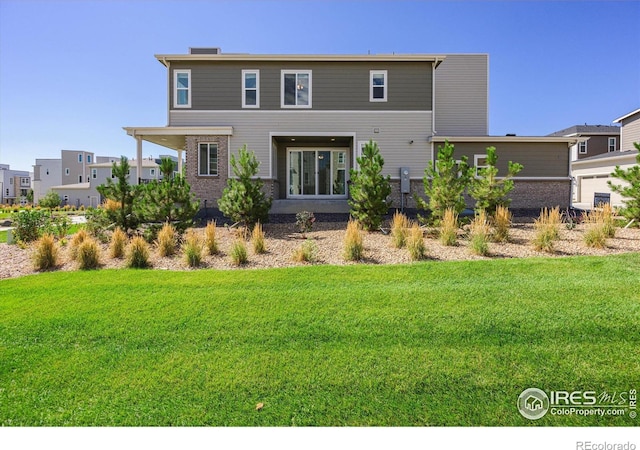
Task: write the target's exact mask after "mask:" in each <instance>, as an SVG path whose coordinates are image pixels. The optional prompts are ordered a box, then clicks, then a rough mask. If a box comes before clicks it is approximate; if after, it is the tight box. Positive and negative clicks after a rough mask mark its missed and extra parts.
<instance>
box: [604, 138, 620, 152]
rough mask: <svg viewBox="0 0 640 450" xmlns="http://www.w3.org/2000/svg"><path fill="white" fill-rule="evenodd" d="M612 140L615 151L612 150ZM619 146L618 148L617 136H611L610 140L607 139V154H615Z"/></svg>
mask: <svg viewBox="0 0 640 450" xmlns="http://www.w3.org/2000/svg"><path fill="white" fill-rule="evenodd" d="M612 139H613V150H611V140H612ZM617 146H618V139H617V138H616V137H615V136H609V139H607V152H608V153H611V152H615V151H616V147H617Z"/></svg>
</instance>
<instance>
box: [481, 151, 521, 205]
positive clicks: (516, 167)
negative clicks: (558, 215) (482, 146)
mask: <svg viewBox="0 0 640 450" xmlns="http://www.w3.org/2000/svg"><path fill="white" fill-rule="evenodd" d="M497 162H498V156H497V155H496V148H495V147H487V157H486V162H485V164H484V165H483V167H481V168H478V169H477V173H476V176H475V177H470V183H469V195H470V196H471V197H472V198H473V199H474V200H475V201H476V207H475V209H476V211H478V212H479V211H484V212H485V213H487V215H489V216H493V214H494V213H495V212H496V208H497V207H498V206H505V207H508V206H509V204H510V203H511V199H510V198H508V197H507V195H508V194H509V193H510V192H511V191H512V190H513V180H512V178H513V177H515V176H516V175H517V174H518V173H519V172H520V171H521V170H522V169H523V165H522V164H519V163H514V162H511V161H509V166H508V169H507V175H506V176H505V177H503V178H501V179H498V168H497V167H496V163H497Z"/></svg>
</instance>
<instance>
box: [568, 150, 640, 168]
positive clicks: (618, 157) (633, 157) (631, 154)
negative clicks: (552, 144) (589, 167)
mask: <svg viewBox="0 0 640 450" xmlns="http://www.w3.org/2000/svg"><path fill="white" fill-rule="evenodd" d="M621 153H624V152H621ZM628 153H629V154H628V155H616V156H607V157H604V158H596V159H591V158H589V159H581V160H578V161H571V165H573V166H576V165H583V164H595V165H597V166H603V165H606V164H602V163H609V164H610V162H611V161H618V160H625V159H628V160H629V163H630V164H633V163H634V162H635V160H636V155H637V154H638V152H633V151H628ZM594 158H595V157H594ZM614 165H616V164H614Z"/></svg>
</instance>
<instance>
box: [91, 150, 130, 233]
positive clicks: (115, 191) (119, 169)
mask: <svg viewBox="0 0 640 450" xmlns="http://www.w3.org/2000/svg"><path fill="white" fill-rule="evenodd" d="M129 169H130V167H129V160H128V159H127V158H126V157H125V156H122V157H121V158H120V163H119V164H118V163H117V162H114V163H113V165H112V166H111V172H112V174H113V177H114V178H116V179H117V182H115V183H114V182H113V180H112V179H109V178H107V182H106V184H101V185H100V186H98V188H97V189H98V192H99V193H100V195H102V196H103V197H104V198H107V199H109V200H113V201H115V202H117V203H118V205H119V208H117V209H116V210H115V211H109V219H111V221H112V222H114V223H115V224H116V225H118V226H120V228H122V229H123V230H130V229H133V228H135V227H136V226H137V224H138V221H137V219H136V217H135V215H134V213H133V204H134V202H135V200H136V197H137V195H138V190H137V188H136V186H133V185H131V184H130V183H129Z"/></svg>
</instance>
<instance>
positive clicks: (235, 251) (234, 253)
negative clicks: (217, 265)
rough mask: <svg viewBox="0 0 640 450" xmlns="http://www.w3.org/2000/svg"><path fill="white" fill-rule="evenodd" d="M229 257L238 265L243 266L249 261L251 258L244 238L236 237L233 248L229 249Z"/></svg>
mask: <svg viewBox="0 0 640 450" xmlns="http://www.w3.org/2000/svg"><path fill="white" fill-rule="evenodd" d="M229 258H230V259H231V262H232V263H233V264H234V265H236V266H241V265H243V264H246V263H247V261H248V260H249V258H248V256H247V244H245V241H244V239H236V240H235V241H234V242H233V245H232V246H231V250H230V251H229Z"/></svg>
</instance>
